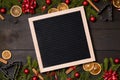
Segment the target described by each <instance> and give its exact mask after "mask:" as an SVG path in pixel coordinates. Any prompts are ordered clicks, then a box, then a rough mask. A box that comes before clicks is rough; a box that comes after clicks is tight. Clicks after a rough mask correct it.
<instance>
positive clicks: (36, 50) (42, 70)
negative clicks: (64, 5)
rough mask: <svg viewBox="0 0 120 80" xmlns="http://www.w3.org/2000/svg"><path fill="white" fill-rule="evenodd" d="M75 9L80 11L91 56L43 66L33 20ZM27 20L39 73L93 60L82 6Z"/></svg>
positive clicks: (67, 12) (74, 10)
mask: <svg viewBox="0 0 120 80" xmlns="http://www.w3.org/2000/svg"><path fill="white" fill-rule="evenodd" d="M76 11H80V13H81V17H82V21H83V26H84V30H85V34H86V39H87V43H88V47H89V52H90V57H91V58H87V59H83V60H78V61H73V62H69V63H65V64H60V65H55V66H50V67H46V68H44V67H43V64H42V63H43V62H42V59H41V55H40V49H39V46H38V41H37V37H36V33H35V29H34V24H33V21H37V20H42V19H46V18H51V17H55V16H60V15H64V14H69V13H72V12H76ZM28 20H29V25H30V30H31V34H32V38H33V43H34V47H35V52H36V55H37V60H38V64H39V68H40V72H41V73H43V72H47V71H52V70H57V69H61V68H65V67H69V66H74V65H79V64H83V63H88V62H92V61H95V56H94V51H93V46H92V42H91V37H90V33H89V29H88V24H87V20H86V16H85V11H84V7H83V6H81V7H76V8H72V9H68V10H64V11H60V12H54V13H50V14H45V15H40V16H36V17H31V18H29V19H28Z"/></svg>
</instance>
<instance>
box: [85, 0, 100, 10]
mask: <svg viewBox="0 0 120 80" xmlns="http://www.w3.org/2000/svg"><path fill="white" fill-rule="evenodd" d="M87 1H88V2H89V4H90V5H91V6H92V7H93V8H94V9H95V10H96V11H97V12H100V10H99V9H98V7H96V6H95V5H94V4H93V2H92V1H91V0H87Z"/></svg>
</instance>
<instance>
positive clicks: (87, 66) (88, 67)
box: [83, 62, 94, 71]
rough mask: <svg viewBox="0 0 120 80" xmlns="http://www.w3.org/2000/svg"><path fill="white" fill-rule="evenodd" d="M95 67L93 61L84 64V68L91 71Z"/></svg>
mask: <svg viewBox="0 0 120 80" xmlns="http://www.w3.org/2000/svg"><path fill="white" fill-rule="evenodd" d="M93 68H94V63H93V62H91V63H86V64H83V69H84V70H85V71H91V70H92V69H93Z"/></svg>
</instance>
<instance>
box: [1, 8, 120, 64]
mask: <svg viewBox="0 0 120 80" xmlns="http://www.w3.org/2000/svg"><path fill="white" fill-rule="evenodd" d="M4 16H5V21H0V53H2V51H3V50H5V49H9V50H11V52H12V58H11V59H10V60H9V63H11V62H13V61H23V62H26V57H27V56H28V55H30V56H32V57H33V58H36V55H35V50H34V46H33V42H32V37H31V33H30V28H29V24H28V18H29V17H31V16H35V15H27V14H25V15H22V16H20V17H19V18H17V19H16V18H13V17H12V16H11V15H4ZM16 20H18V23H17V24H15V23H14V22H15V21H16ZM88 24H89V29H90V33H91V37H92V42H93V46H94V51H95V55H96V59H97V61H99V62H102V61H103V59H104V58H105V57H112V58H120V11H117V10H116V8H114V10H113V21H111V22H103V21H101V20H100V19H98V20H97V21H96V22H95V23H92V22H90V21H89V20H88ZM0 56H1V54H0Z"/></svg>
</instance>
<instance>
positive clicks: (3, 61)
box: [0, 58, 8, 64]
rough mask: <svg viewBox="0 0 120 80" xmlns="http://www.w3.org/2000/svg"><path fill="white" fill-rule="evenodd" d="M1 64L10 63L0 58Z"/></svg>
mask: <svg viewBox="0 0 120 80" xmlns="http://www.w3.org/2000/svg"><path fill="white" fill-rule="evenodd" d="M0 62H2V63H4V64H7V63H8V62H7V61H6V60H4V59H2V58H0Z"/></svg>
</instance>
